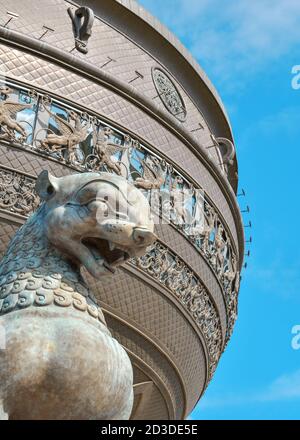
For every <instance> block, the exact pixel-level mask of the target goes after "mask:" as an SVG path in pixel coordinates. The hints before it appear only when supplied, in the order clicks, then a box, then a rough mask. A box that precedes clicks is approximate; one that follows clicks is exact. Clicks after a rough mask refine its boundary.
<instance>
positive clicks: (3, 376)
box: [0, 171, 156, 420]
mask: <svg viewBox="0 0 300 440" xmlns="http://www.w3.org/2000/svg"><path fill="white" fill-rule="evenodd" d="M36 192H37V194H38V195H39V197H40V199H41V204H40V206H39V208H38V209H37V211H36V212H35V213H34V214H33V215H32V216H31V217H30V218H29V219H28V220H27V222H26V223H25V224H24V225H23V226H22V227H21V228H20V229H19V230H18V232H17V233H16V235H15V236H14V238H13V239H12V241H11V243H10V245H9V247H8V249H7V252H6V254H5V255H4V258H3V259H2V261H1V263H0V327H1V328H2V329H4V331H5V349H3V350H1V349H0V418H1V417H2V418H9V419H11V420H14V419H23V420H24V419H35V420H40V419H52V420H53V419H69V420H70V419H71V420H72V419H80V420H83V419H88V420H116V419H120V420H125V419H128V418H129V417H130V413H131V410H132V403H133V384H132V381H133V377H132V375H133V373H132V366H131V363H130V360H129V357H128V355H127V353H126V352H125V350H124V349H123V348H122V347H121V345H120V344H119V343H118V342H117V341H116V340H115V339H114V338H113V337H112V336H111V333H110V331H109V330H108V328H107V325H106V322H105V319H104V316H103V312H102V310H101V308H100V307H99V306H98V305H97V301H96V299H95V297H94V296H93V294H92V292H91V291H90V289H89V287H88V285H87V284H86V282H85V281H84V276H83V274H82V272H81V268H82V267H83V268H85V269H86V270H87V271H88V272H89V273H90V274H91V275H92V276H94V277H95V278H97V279H101V278H102V277H103V276H106V275H111V274H112V273H114V272H115V270H116V268H117V267H118V266H120V265H122V264H124V263H125V262H126V261H127V260H128V259H129V258H131V257H136V256H140V255H143V254H144V253H145V252H146V249H147V247H148V246H149V245H150V244H152V243H153V242H154V241H155V239H156V237H155V235H154V233H153V229H154V225H153V220H152V219H151V215H150V208H149V205H148V202H147V200H146V198H145V197H144V196H143V194H142V193H141V192H140V191H139V190H138V189H136V188H135V187H134V186H133V185H130V184H128V183H127V181H126V180H125V179H124V178H122V177H120V176H115V175H113V174H109V173H82V174H75V175H71V176H66V177H62V178H56V177H53V176H51V175H50V174H49V173H48V172H47V171H43V172H42V173H41V174H40V176H39V177H38V179H37V183H36ZM1 405H2V407H1Z"/></svg>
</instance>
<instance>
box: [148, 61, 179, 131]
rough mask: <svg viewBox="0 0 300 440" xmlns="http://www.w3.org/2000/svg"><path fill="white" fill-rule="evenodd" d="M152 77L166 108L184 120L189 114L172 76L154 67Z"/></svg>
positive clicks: (177, 117)
mask: <svg viewBox="0 0 300 440" xmlns="http://www.w3.org/2000/svg"><path fill="white" fill-rule="evenodd" d="M152 78H153V82H154V85H155V88H156V90H157V93H158V96H159V97H160V99H161V101H162V102H163V104H164V106H165V107H166V109H167V110H168V111H169V112H170V113H171V114H172V115H173V116H175V118H176V119H178V120H179V121H180V122H184V121H185V120H186V114H187V112H186V108H185V104H184V101H183V98H182V97H181V95H180V93H179V91H178V90H177V87H176V86H175V84H174V83H173V81H172V80H171V78H170V77H169V76H168V75H167V74H166V73H165V72H163V71H162V70H161V69H159V68H154V69H152Z"/></svg>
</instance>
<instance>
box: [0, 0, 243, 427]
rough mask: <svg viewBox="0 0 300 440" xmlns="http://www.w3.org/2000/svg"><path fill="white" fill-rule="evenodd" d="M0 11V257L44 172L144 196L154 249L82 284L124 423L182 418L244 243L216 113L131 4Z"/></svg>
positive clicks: (202, 373)
mask: <svg viewBox="0 0 300 440" xmlns="http://www.w3.org/2000/svg"><path fill="white" fill-rule="evenodd" d="M0 10H1V17H2V19H1V21H2V22H1V25H0V60H1V72H0V73H1V78H0V80H1V84H0V87H1V90H0V92H1V101H0V127H1V132H0V157H1V159H0V185H1V190H0V252H1V255H2V254H3V253H4V251H5V249H6V247H7V245H8V242H9V240H10V238H11V237H12V236H13V234H14V233H15V231H16V230H17V229H18V227H19V226H20V225H21V224H22V223H24V221H25V220H26V218H27V217H28V216H29V215H30V213H31V212H32V211H33V210H34V209H35V208H36V207H37V206H38V204H39V200H38V197H37V195H36V194H35V193H34V185H35V181H36V178H37V176H38V175H39V173H40V172H41V171H42V170H44V169H47V170H49V171H50V172H51V173H52V174H53V175H55V176H57V177H62V176H65V175H68V174H73V173H78V172H86V171H94V172H97V171H108V172H112V173H116V174H120V175H123V176H125V177H126V178H127V179H128V180H130V181H131V182H134V183H135V184H136V186H137V187H139V188H141V189H142V190H143V191H145V192H146V193H147V192H149V193H151V194H152V195H153V198H154V201H156V202H157V206H158V208H157V210H156V217H157V221H156V223H157V224H156V234H157V235H158V238H159V239H158V241H157V242H156V243H155V244H154V245H153V246H151V247H150V248H149V249H148V252H147V254H146V255H145V256H143V257H141V258H138V259H135V260H131V261H130V262H129V263H127V265H126V266H125V268H123V269H120V270H119V272H118V273H117V274H116V275H115V276H114V277H112V278H110V279H105V281H101V282H99V281H95V280H92V279H89V282H90V284H91V286H92V289H93V292H94V294H95V296H96V297H97V300H98V301H99V304H100V305H101V307H102V309H103V311H104V314H105V318H106V320H107V323H108V326H109V328H110V330H111V331H112V333H113V335H114V337H115V338H116V339H117V340H118V341H119V342H120V343H121V344H122V345H123V346H124V348H125V349H126V350H127V352H128V354H129V356H130V359H131V361H132V365H133V368H134V384H135V385H134V394H135V401H134V408H133V412H132V419H135V420H136V419H148V420H151V419H152V420H155V419H156V420H158V419H170V420H172V419H184V418H186V417H187V416H188V414H189V413H190V412H191V411H192V410H193V408H194V407H195V405H196V403H197V401H198V400H199V398H200V397H201V396H202V394H203V393H204V391H205V389H206V387H207V386H208V384H209V381H210V380H211V378H212V376H213V374H214V371H215V369H216V367H217V364H218V361H219V359H220V356H221V355H222V352H223V351H224V349H225V347H226V344H227V343H228V341H229V339H230V336H231V334H232V331H233V327H234V323H235V320H236V317H237V297H238V290H239V281H240V271H241V267H242V264H243V255H244V235H243V225H242V221H241V215H240V210H239V207H238V204H237V201H236V190H237V184H238V174H237V160H236V154H235V146H234V140H233V137H232V132H231V128H230V123H229V121H228V117H227V115H226V112H225V109H224V107H223V104H222V102H221V100H220V98H219V96H218V94H217V92H216V90H215V89H214V87H213V85H212V84H211V83H210V81H209V79H208V78H207V77H206V75H205V73H204V72H203V71H202V70H201V68H200V67H199V66H198V65H197V63H196V62H195V61H194V60H193V58H192V57H191V56H190V55H189V53H188V52H187V51H186V49H185V48H184V47H183V46H182V45H181V44H180V43H179V42H178V41H177V40H176V38H175V37H174V36H173V35H172V34H170V32H169V31H168V30H167V29H165V28H164V27H163V26H162V25H161V24H160V23H159V22H158V21H157V20H156V19H155V18H153V17H152V16H151V15H150V14H148V13H147V12H146V11H145V10H144V9H143V8H141V7H140V6H139V5H138V4H137V3H136V2H134V1H132V0H106V1H105V2H100V1H97V0H83V1H78V2H73V1H64V0H40V1H39V2H36V1H33V0H28V1H26V2H24V1H21V0H14V1H10V0H5V1H4V0H0ZM55 136H56V138H58V140H56V141H54V139H55ZM74 139H75V140H76V142H75V141H74ZM181 196H184V197H183V198H181ZM151 197H152V196H151ZM183 199H184V202H182V200H183Z"/></svg>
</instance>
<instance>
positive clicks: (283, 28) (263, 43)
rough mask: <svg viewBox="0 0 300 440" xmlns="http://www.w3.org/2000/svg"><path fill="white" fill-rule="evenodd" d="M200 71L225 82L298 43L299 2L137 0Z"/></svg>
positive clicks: (299, 34)
mask: <svg viewBox="0 0 300 440" xmlns="http://www.w3.org/2000/svg"><path fill="white" fill-rule="evenodd" d="M140 3H141V4H142V5H144V6H145V7H146V8H149V10H151V11H152V13H154V14H155V15H156V16H158V18H159V19H160V20H161V21H163V22H164V24H166V25H167V26H168V27H169V28H170V29H171V30H172V31H173V32H175V33H176V34H177V35H178V37H179V38H180V39H184V41H185V44H186V45H187V46H188V47H189V49H190V51H191V52H192V53H193V55H194V56H195V57H196V58H197V59H198V61H199V62H200V64H202V65H203V67H204V68H206V67H207V66H209V70H210V71H211V72H213V74H214V75H216V76H219V77H220V82H228V81H230V79H231V78H233V76H234V77H235V84H234V87H235V88H236V86H237V81H236V76H235V75H236V74H240V75H241V78H240V80H239V81H238V82H241V83H242V82H244V80H245V77H248V76H249V75H252V74H253V73H255V72H257V71H259V70H260V69H262V68H268V65H269V63H271V62H273V61H276V60H277V59H278V58H280V57H281V56H283V55H284V54H286V53H287V52H288V51H289V50H290V49H291V48H293V47H296V46H298V45H299V41H300V26H299V21H300V2H299V0H251V2H250V1H249V0H238V1H236V0H230V1H226V2H224V0H209V1H208V0H188V1H187V0H164V2H161V1H160V0H156V1H155V0H140Z"/></svg>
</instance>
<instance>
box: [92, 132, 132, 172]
mask: <svg viewBox="0 0 300 440" xmlns="http://www.w3.org/2000/svg"><path fill="white" fill-rule="evenodd" d="M111 133H112V130H111V129H109V128H106V129H104V130H102V131H101V132H100V133H99V134H98V135H97V134H96V135H95V136H94V138H95V139H94V141H95V147H94V156H95V162H94V169H95V170H97V169H99V170H101V169H103V167H106V168H107V171H110V172H112V173H116V174H117V175H118V176H120V175H121V174H122V168H121V164H120V163H119V162H118V161H117V160H113V159H112V156H113V155H114V154H116V153H120V152H121V151H122V152H123V151H124V150H126V149H127V148H126V147H125V148H124V147H122V146H120V145H116V144H113V143H111V142H109V136H110V134H111Z"/></svg>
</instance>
